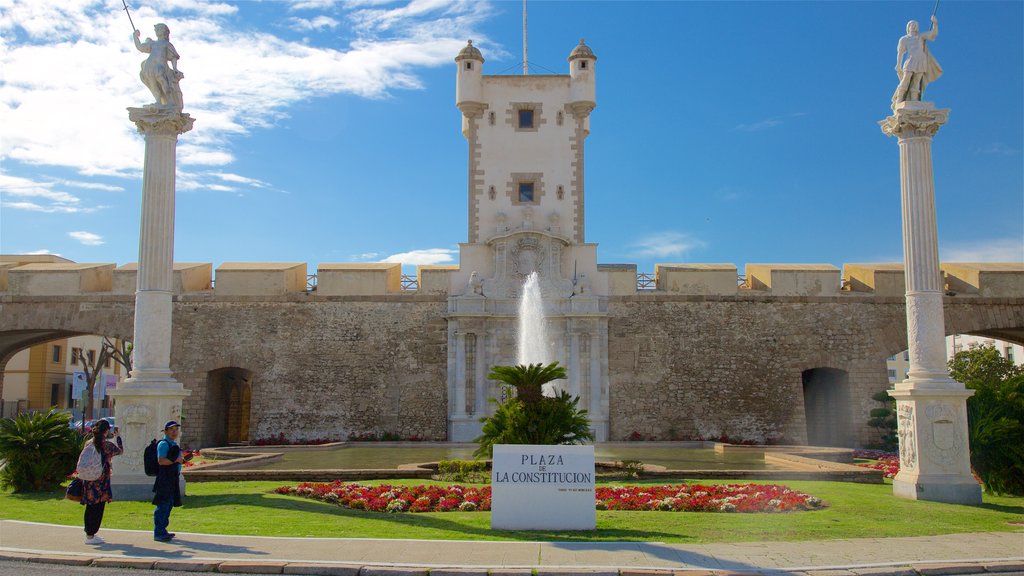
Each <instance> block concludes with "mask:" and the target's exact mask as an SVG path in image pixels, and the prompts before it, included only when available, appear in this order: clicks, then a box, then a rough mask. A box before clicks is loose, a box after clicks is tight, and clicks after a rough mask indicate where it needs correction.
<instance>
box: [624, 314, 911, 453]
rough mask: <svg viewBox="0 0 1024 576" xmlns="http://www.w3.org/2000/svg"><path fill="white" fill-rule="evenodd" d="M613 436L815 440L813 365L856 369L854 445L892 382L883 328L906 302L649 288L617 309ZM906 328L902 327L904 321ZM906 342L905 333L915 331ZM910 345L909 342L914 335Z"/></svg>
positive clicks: (848, 411)
mask: <svg viewBox="0 0 1024 576" xmlns="http://www.w3.org/2000/svg"><path fill="white" fill-rule="evenodd" d="M608 312H609V321H608V340H609V341H608V349H609V351H610V352H609V358H608V372H609V385H610V388H611V389H610V402H609V404H610V411H611V414H610V421H611V430H610V439H611V440H624V439H628V438H629V437H630V436H631V435H633V433H634V432H635V433H638V434H639V435H640V436H642V437H645V438H646V437H650V436H654V437H656V438H658V439H662V440H668V439H679V440H689V439H715V438H719V437H721V436H727V437H728V438H730V439H733V440H749V441H756V442H763V441H766V440H767V441H785V442H793V443H803V442H806V441H807V423H806V420H805V418H804V405H803V381H802V374H803V372H804V371H805V370H811V369H814V368H835V369H839V370H844V371H846V372H847V374H848V382H849V397H850V398H851V401H850V403H849V405H848V406H846V407H844V408H842V409H841V410H840V412H841V413H840V414H837V417H841V418H842V419H843V420H845V422H846V426H847V427H848V429H849V431H850V435H852V438H851V442H850V443H857V444H863V443H866V442H869V441H872V440H874V439H875V438H874V431H873V430H871V429H870V428H868V427H867V426H866V425H865V422H866V421H867V419H868V416H869V413H870V411H871V409H872V408H875V407H877V406H876V403H875V402H874V401H873V400H871V395H872V394H874V393H875V392H877V391H879V390H883V389H886V388H888V387H889V384H888V380H887V377H886V371H885V358H886V357H887V356H888V355H889V354H892V352H887V351H886V350H885V349H884V345H883V344H882V342H881V341H880V339H877V338H874V337H869V336H871V335H880V334H882V333H884V332H885V330H886V329H887V328H888V329H896V330H897V331H898V330H899V327H900V324H901V323H902V322H904V320H903V317H902V313H903V309H902V306H901V305H899V304H898V303H894V304H893V305H891V306H888V307H880V306H878V305H877V304H875V303H874V302H872V301H865V300H863V299H862V300H861V301H859V302H858V301H857V300H856V299H843V298H813V297H804V298H787V299H785V301H781V300H779V299H774V300H773V299H769V298H763V297H762V298H756V297H753V296H751V297H746V298H744V297H731V298H730V297H717V298H716V297H693V296H690V297H687V296H674V295H642V296H635V297H618V298H613V299H611V301H610V302H609V304H608ZM893 327H895V328H893ZM904 338H905V336H904ZM904 341H905V340H904Z"/></svg>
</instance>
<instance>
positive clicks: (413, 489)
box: [274, 480, 491, 512]
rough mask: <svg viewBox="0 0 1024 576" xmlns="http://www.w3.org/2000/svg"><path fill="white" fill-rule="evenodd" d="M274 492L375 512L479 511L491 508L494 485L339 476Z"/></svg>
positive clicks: (282, 488) (281, 488) (278, 489)
mask: <svg viewBox="0 0 1024 576" xmlns="http://www.w3.org/2000/svg"><path fill="white" fill-rule="evenodd" d="M274 492H277V493H278V494H294V495H296V496H302V497H305V498H312V499H314V500H321V501H323V502H328V503H330V504H337V505H338V506H343V507H345V508H352V509H355V510H369V511H371V512H454V511H462V512H475V511H478V510H480V511H486V510H490V509H491V487H490V486H486V487H484V488H471V487H469V488H467V487H465V486H459V485H457V484H453V485H451V486H447V487H445V486H422V485H421V486H390V485H388V484H379V485H377V486H367V485H365V484H356V483H352V482H350V483H343V482H341V481H340V480H335V481H334V482H331V483H330V484H312V483H306V482H304V483H302V484H299V485H298V487H293V486H281V487H280V488H277V489H276V490H274Z"/></svg>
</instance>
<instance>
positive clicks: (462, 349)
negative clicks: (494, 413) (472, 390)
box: [454, 332, 466, 416]
mask: <svg viewBox="0 0 1024 576" xmlns="http://www.w3.org/2000/svg"><path fill="white" fill-rule="evenodd" d="M454 415H455V416H465V415H466V333H465V332H459V333H458V334H456V335H455V413H454Z"/></svg>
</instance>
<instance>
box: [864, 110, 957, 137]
mask: <svg viewBox="0 0 1024 576" xmlns="http://www.w3.org/2000/svg"><path fill="white" fill-rule="evenodd" d="M894 112H895V113H894V114H893V115H892V116H889V117H888V118H886V119H885V120H882V121H881V122H879V123H878V124H879V126H881V127H882V133H883V134H885V135H886V136H897V137H899V138H918V137H922V136H926V137H928V138H931V137H932V136H934V135H935V133H936V132H938V130H939V128H940V127H941V126H942V125H943V124H945V123H946V120H948V119H949V108H943V109H939V110H937V109H935V107H934V106H933V105H932V104H931V103H929V102H909V103H908V102H903V103H900V104H897V105H896V107H895V111H894Z"/></svg>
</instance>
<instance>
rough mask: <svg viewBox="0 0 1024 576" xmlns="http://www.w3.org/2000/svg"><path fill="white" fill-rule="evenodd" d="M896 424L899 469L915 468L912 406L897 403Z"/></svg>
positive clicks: (915, 446)
mask: <svg viewBox="0 0 1024 576" xmlns="http://www.w3.org/2000/svg"><path fill="white" fill-rule="evenodd" d="M896 424H897V430H898V434H899V441H900V467H901V468H904V469H906V470H915V469H916V468H917V443H916V439H915V438H914V405H913V403H911V402H898V403H897V407H896Z"/></svg>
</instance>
